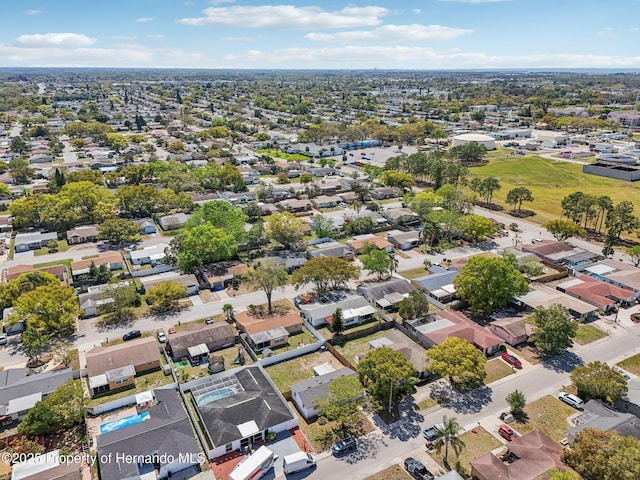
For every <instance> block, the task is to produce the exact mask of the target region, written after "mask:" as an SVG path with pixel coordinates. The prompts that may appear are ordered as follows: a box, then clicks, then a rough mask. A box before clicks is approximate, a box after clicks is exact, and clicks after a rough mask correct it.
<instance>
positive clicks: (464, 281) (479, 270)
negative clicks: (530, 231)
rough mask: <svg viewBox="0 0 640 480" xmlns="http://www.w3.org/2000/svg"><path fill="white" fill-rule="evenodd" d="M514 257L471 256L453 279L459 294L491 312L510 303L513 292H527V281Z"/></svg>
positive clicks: (475, 305)
mask: <svg viewBox="0 0 640 480" xmlns="http://www.w3.org/2000/svg"><path fill="white" fill-rule="evenodd" d="M512 257H513V256H509V255H507V256H505V257H500V258H488V257H481V256H476V257H471V258H470V259H469V261H468V262H467V264H466V265H465V266H464V267H462V271H461V272H460V275H458V276H457V277H456V278H455V279H454V281H453V283H454V285H455V286H456V288H457V294H458V296H459V297H460V298H462V299H463V300H466V301H467V302H468V303H469V305H470V307H471V308H472V309H474V310H476V311H480V312H487V313H491V312H494V311H496V310H497V309H498V308H501V307H503V306H505V305H506V304H507V303H509V300H510V299H511V297H512V296H514V295H524V294H525V293H527V292H528V291H529V286H528V284H527V281H526V280H525V279H524V277H523V276H522V274H521V273H520V272H519V271H518V269H517V268H516V265H515V259H514V258H512Z"/></svg>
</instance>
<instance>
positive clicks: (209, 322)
mask: <svg viewBox="0 0 640 480" xmlns="http://www.w3.org/2000/svg"><path fill="white" fill-rule="evenodd" d="M204 323H206V324H207V325H211V324H212V323H213V317H207V318H205V319H204Z"/></svg>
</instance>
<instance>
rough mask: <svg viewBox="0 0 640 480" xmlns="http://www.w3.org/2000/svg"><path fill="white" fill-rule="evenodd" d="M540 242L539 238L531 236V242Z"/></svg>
mask: <svg viewBox="0 0 640 480" xmlns="http://www.w3.org/2000/svg"><path fill="white" fill-rule="evenodd" d="M540 242H542V239H541V238H533V239H531V243H540Z"/></svg>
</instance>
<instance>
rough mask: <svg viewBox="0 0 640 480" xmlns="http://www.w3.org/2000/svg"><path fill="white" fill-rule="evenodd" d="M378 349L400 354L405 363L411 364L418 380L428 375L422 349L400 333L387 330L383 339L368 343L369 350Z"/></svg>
mask: <svg viewBox="0 0 640 480" xmlns="http://www.w3.org/2000/svg"><path fill="white" fill-rule="evenodd" d="M380 347H387V348H390V349H392V350H397V351H398V352H400V353H402V356H403V357H404V358H405V359H406V360H407V362H409V363H411V365H413V368H415V369H416V374H417V376H418V378H426V377H427V376H428V375H429V372H428V371H427V364H428V362H427V356H426V355H425V353H424V347H422V345H420V344H418V343H416V342H414V341H413V340H411V339H410V338H409V337H407V336H406V335H405V334H404V333H402V332H401V331H399V330H388V331H387V333H386V334H385V336H384V337H382V338H378V339H376V340H371V341H370V342H369V349H370V350H373V349H376V348H380Z"/></svg>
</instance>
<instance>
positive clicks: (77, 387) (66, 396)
mask: <svg viewBox="0 0 640 480" xmlns="http://www.w3.org/2000/svg"><path fill="white" fill-rule="evenodd" d="M84 405H85V399H84V393H83V390H82V384H81V381H80V380H70V381H69V382H67V383H65V384H64V385H61V386H59V387H58V388H57V389H56V390H54V391H53V392H52V393H51V394H50V395H49V396H48V397H47V398H45V399H44V400H42V401H40V402H38V403H36V405H35V407H34V408H32V409H31V410H29V412H28V413H27V415H26V416H25V417H24V419H23V420H22V422H20V424H19V425H18V431H19V432H20V433H22V434H23V435H45V434H50V433H53V432H55V431H56V430H58V429H60V428H70V427H72V426H74V425H76V424H79V423H82V422H83V421H84V415H85V407H84Z"/></svg>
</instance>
